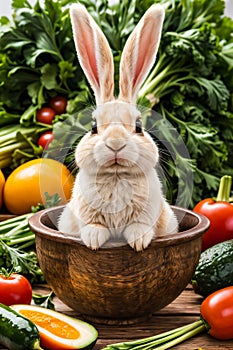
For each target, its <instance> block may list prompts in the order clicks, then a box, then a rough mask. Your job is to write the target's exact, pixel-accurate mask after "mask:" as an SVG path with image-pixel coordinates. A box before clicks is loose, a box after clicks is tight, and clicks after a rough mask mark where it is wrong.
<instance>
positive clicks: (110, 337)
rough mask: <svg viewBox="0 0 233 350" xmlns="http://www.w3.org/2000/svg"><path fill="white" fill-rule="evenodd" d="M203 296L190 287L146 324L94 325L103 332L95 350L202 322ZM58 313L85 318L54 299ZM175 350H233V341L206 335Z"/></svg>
mask: <svg viewBox="0 0 233 350" xmlns="http://www.w3.org/2000/svg"><path fill="white" fill-rule="evenodd" d="M34 291H35V292H36V293H39V294H47V293H48V292H49V291H50V290H49V289H48V288H46V287H44V286H38V287H37V288H34ZM202 300H203V299H202V297H201V296H199V295H197V294H195V293H194V291H193V289H192V287H191V286H190V285H188V286H187V288H186V289H185V290H184V291H183V293H182V294H181V295H180V296H179V297H178V298H177V299H176V300H175V301H173V302H172V303H171V304H170V305H168V306H167V307H165V308H164V309H162V310H160V311H158V312H156V313H155V314H154V315H153V316H152V318H151V319H149V320H148V321H146V322H143V323H140V324H136V325H127V326H106V325H98V324H93V325H94V326H95V327H96V329H97V330H98V332H99V338H98V340H97V343H96V345H95V347H94V349H93V350H100V349H102V348H103V347H105V346H106V345H107V344H111V343H115V342H120V341H127V340H132V339H139V338H144V337H147V336H152V335H155V334H158V333H162V332H164V331H168V330H171V329H174V328H177V327H180V326H183V325H187V324H189V323H191V322H194V321H197V320H199V308H200V304H201V302H202ZM54 303H55V308H56V311H60V312H63V313H65V314H67V315H70V316H73V317H77V318H80V319H82V317H81V316H80V315H79V314H77V313H76V312H74V311H73V310H71V309H70V308H69V307H67V306H66V305H64V304H63V303H62V302H61V301H60V300H59V299H57V298H54ZM172 349H174V350H222V349H233V340H232V341H219V340H215V339H213V338H212V337H210V336H209V335H208V334H206V333H202V334H199V335H197V336H195V337H193V338H191V339H189V340H186V341H185V342H183V343H181V344H179V345H177V346H174V347H173V348H172Z"/></svg>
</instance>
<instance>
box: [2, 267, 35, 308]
mask: <svg viewBox="0 0 233 350" xmlns="http://www.w3.org/2000/svg"><path fill="white" fill-rule="evenodd" d="M31 300H32V287H31V284H30V282H29V281H28V280H27V279H26V277H24V276H22V275H19V274H17V273H13V274H11V275H10V276H3V275H0V303H2V304H5V305H7V306H10V305H13V304H30V303H31Z"/></svg>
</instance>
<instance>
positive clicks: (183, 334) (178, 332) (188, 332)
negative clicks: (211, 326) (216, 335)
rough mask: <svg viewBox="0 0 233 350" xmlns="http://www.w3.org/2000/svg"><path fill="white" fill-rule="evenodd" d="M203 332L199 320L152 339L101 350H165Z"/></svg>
mask: <svg viewBox="0 0 233 350" xmlns="http://www.w3.org/2000/svg"><path fill="white" fill-rule="evenodd" d="M204 330H206V325H205V323H204V321H203V320H199V321H196V322H193V323H191V324H189V325H186V326H182V327H179V328H176V329H173V330H171V331H168V332H164V333H161V334H157V335H155V336H152V337H148V338H144V339H139V340H135V341H130V342H123V343H115V344H111V345H107V347H106V348H104V349H102V350H110V349H116V350H128V349H132V350H147V349H148V350H149V349H157V350H165V349H168V348H171V347H172V346H174V345H176V344H179V343H181V342H182V341H184V340H187V339H189V338H191V337H193V336H194V335H197V334H199V333H201V332H203V331H204ZM161 344H162V345H161Z"/></svg>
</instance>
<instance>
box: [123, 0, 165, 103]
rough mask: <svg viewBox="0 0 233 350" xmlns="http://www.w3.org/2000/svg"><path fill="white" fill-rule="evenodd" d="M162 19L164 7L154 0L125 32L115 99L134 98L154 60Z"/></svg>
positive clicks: (133, 99)
mask: <svg viewBox="0 0 233 350" xmlns="http://www.w3.org/2000/svg"><path fill="white" fill-rule="evenodd" d="M163 20H164V8H163V7H162V6H161V5H159V4H154V5H152V6H151V7H150V8H149V9H148V10H147V11H146V12H145V14H144V16H143V17H142V18H141V20H140V21H139V23H138V24H137V26H136V27H135V29H134V30H133V32H132V33H131V35H130V36H129V38H128V40H127V42H126V44H125V47H124V49H123V52H122V57H121V62H120V94H119V99H121V100H124V101H127V102H132V103H135V102H136V98H137V93H138V90H139V88H140V86H141V85H142V83H143V81H144V80H145V78H146V76H147V74H148V73H149V71H150V69H151V68H152V66H153V64H154V62H155V58H156V54H157V51H158V47H159V42H160V37H161V32H162V25H163Z"/></svg>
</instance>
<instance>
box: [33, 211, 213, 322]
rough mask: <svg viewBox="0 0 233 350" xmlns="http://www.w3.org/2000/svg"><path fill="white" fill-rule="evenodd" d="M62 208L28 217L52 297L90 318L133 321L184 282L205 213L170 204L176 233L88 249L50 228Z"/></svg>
mask: <svg viewBox="0 0 233 350" xmlns="http://www.w3.org/2000/svg"><path fill="white" fill-rule="evenodd" d="M62 209H63V207H55V208H50V209H45V210H43V211H40V212H38V213H36V214H34V215H33V216H32V217H31V218H30V220H29V225H30V227H31V229H32V231H33V232H34V233H35V235H36V249H37V256H38V261H39V264H40V267H41V269H42V272H43V274H44V277H45V279H46V282H47V283H48V285H49V286H50V287H51V289H52V290H53V291H54V292H55V294H56V295H57V297H58V298H59V299H60V300H62V301H63V302H64V303H65V304H67V305H68V306H69V307H71V308H72V309H74V310H75V311H77V312H78V313H80V314H81V315H82V316H83V317H84V318H86V319H88V320H90V321H92V322H101V323H110V324H111V323H112V324H114V323H116V324H124V323H126V324H127V323H134V322H137V321H141V320H142V319H145V318H147V317H149V316H150V315H151V314H152V313H153V312H155V311H157V310H160V309H162V308H163V307H165V306H166V305H168V304H169V303H171V302H172V301H173V300H174V299H175V298H176V297H177V296H178V295H179V294H180V293H181V292H182V291H183V290H184V289H185V287H186V286H187V284H188V283H189V282H190V280H191V277H192V276H193V273H194V270H195V268H196V266H197V264H198V261H199V257H200V253H201V243H202V234H203V233H204V232H205V231H206V230H207V229H208V227H209V221H208V219H207V218H206V217H204V216H202V215H200V214H197V213H194V212H192V211H189V210H187V209H183V208H179V207H173V210H174V212H175V214H176V215H177V218H178V220H179V223H180V227H179V233H177V234H174V235H169V236H166V237H165V238H164V237H163V238H157V239H154V240H153V241H152V242H151V244H150V246H149V247H148V248H147V249H145V250H144V251H142V252H135V251H134V250H133V249H132V248H131V247H129V246H128V245H126V244H124V245H123V246H111V242H110V243H108V244H105V246H104V247H103V248H101V249H99V250H97V251H93V250H91V249H89V248H87V247H86V246H85V245H84V244H83V243H82V241H81V240H80V239H77V238H72V237H69V238H68V237H64V236H63V235H62V234H61V233H60V232H59V231H58V230H57V229H56V223H57V218H58V217H59V215H60V213H61V211H62Z"/></svg>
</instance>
